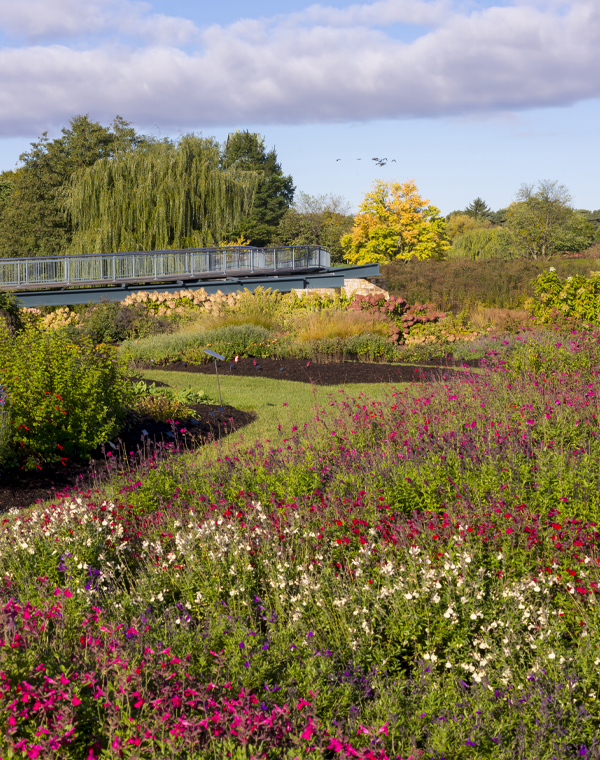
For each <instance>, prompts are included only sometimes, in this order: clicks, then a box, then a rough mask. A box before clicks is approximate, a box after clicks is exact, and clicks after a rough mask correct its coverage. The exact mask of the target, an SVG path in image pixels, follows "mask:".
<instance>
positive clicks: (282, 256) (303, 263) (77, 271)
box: [0, 245, 330, 290]
mask: <svg viewBox="0 0 600 760" xmlns="http://www.w3.org/2000/svg"><path fill="white" fill-rule="evenodd" d="M329 266H330V253H329V251H328V250H327V248H321V247H320V246H316V245H301V246H286V247H278V248H245V247H240V248H189V249H183V250H176V251H141V252H139V253H102V254H88V255H86V256H58V257H56V258H49V257H41V256H40V257H34V258H20V259H0V290H15V289H18V288H36V287H50V286H61V287H64V286H68V285H82V284H112V283H114V284H120V283H126V282H161V281H162V282H164V281H168V280H174V279H193V278H202V276H203V275H206V276H211V275H212V276H214V275H216V274H222V275H223V276H225V277H226V276H244V275H251V274H253V273H255V272H256V273H257V274H264V273H269V272H277V271H279V270H288V271H289V270H306V269H323V268H326V267H329Z"/></svg>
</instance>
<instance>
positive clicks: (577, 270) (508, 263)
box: [382, 259, 600, 313]
mask: <svg viewBox="0 0 600 760" xmlns="http://www.w3.org/2000/svg"><path fill="white" fill-rule="evenodd" d="M553 265H554V267H555V268H556V271H557V274H558V275H559V276H560V277H568V276H571V275H572V276H575V275H579V274H584V275H587V274H588V273H589V271H590V269H596V268H600V267H598V262H597V261H596V260H591V259H564V260H561V259H555V260H554V262H553ZM546 267H547V264H544V263H543V262H541V261H533V260H532V259H514V260H503V259H487V260H476V261H471V260H468V259H454V260H452V259H450V260H448V261H440V262H438V261H410V262H408V263H399V264H396V263H392V264H388V265H386V266H385V267H382V273H383V275H384V276H385V278H386V282H387V287H388V290H389V292H390V293H393V294H396V295H401V296H403V297H404V298H405V299H406V300H407V301H408V302H409V303H415V302H416V301H420V302H424V301H425V302H430V303H433V304H434V306H435V308H436V309H439V310H441V311H452V312H455V313H458V312H461V311H463V310H464V309H465V308H467V307H469V306H470V305H473V304H482V305H483V306H487V307H499V308H506V309H517V308H520V307H522V305H523V303H524V302H525V301H526V300H527V299H528V298H530V297H531V296H532V295H533V294H534V280H535V278H536V277H537V275H538V274H540V273H541V272H542V271H543V270H544V269H545V268H546Z"/></svg>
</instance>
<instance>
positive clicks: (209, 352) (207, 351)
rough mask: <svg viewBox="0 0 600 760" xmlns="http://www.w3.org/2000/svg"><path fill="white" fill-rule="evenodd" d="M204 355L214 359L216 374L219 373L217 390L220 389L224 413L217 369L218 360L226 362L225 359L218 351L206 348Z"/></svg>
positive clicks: (221, 400)
mask: <svg viewBox="0 0 600 760" xmlns="http://www.w3.org/2000/svg"><path fill="white" fill-rule="evenodd" d="M204 353H205V354H208V355H209V356H212V357H214V360H215V372H216V373H217V388H218V389H219V404H220V405H221V406H220V409H221V411H223V399H222V398H221V385H220V383H219V370H218V369H217V359H220V360H221V361H225V357H224V356H221V354H218V353H217V352H216V351H211V350H210V348H205V349H204Z"/></svg>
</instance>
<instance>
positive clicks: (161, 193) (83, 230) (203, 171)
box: [68, 135, 259, 253]
mask: <svg viewBox="0 0 600 760" xmlns="http://www.w3.org/2000/svg"><path fill="white" fill-rule="evenodd" d="M221 158H222V156H221V150H220V147H219V144H218V143H217V142H216V141H215V140H214V139H212V138H202V137H199V136H196V135H186V136H184V137H182V138H181V139H180V140H179V142H178V143H176V144H172V143H169V142H156V143H154V144H149V145H143V146H141V147H140V148H138V149H137V150H133V151H125V152H122V153H120V154H118V155H114V156H112V157H110V158H103V159H101V160H99V161H96V162H95V163H94V164H93V165H92V166H90V167H88V168H84V169H81V170H80V171H79V172H77V173H76V174H75V175H74V179H73V183H72V188H71V191H70V194H69V197H68V208H69V212H70V217H71V219H72V223H73V227H74V230H75V233H74V236H73V242H72V245H71V247H70V249H69V250H70V252H71V253H96V252H104V251H136V250H159V249H166V248H192V247H202V246H210V245H218V244H219V243H220V241H221V240H222V239H223V237H224V236H225V235H226V234H227V231H228V230H231V229H232V228H234V227H235V226H236V224H238V223H239V221H240V219H241V218H242V216H243V214H244V213H247V212H248V211H249V210H250V209H251V208H252V199H253V194H254V193H255V191H256V188H257V185H258V182H259V175H258V173H256V172H254V171H248V170H247V167H248V164H245V163H243V162H242V163H240V164H236V163H235V162H233V163H232V164H231V165H230V166H229V167H227V168H223V166H222V162H221Z"/></svg>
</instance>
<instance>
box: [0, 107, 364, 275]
mask: <svg viewBox="0 0 600 760" xmlns="http://www.w3.org/2000/svg"><path fill="white" fill-rule="evenodd" d="M294 194H295V187H294V183H293V179H292V177H291V176H289V175H285V174H284V173H283V170H282V168H281V165H280V163H279V161H278V159H277V153H276V151H275V149H274V148H273V149H271V150H267V148H266V147H265V143H264V139H263V138H262V137H261V136H260V135H259V134H256V133H251V132H248V131H238V132H234V133H232V134H230V135H229V137H228V139H227V140H226V142H225V144H223V145H220V144H219V143H218V142H217V141H216V140H215V139H214V138H205V137H202V136H199V135H196V134H188V135H184V136H182V137H181V138H180V139H178V140H176V141H173V140H170V139H160V138H156V137H153V136H149V135H142V134H138V133H137V132H136V131H135V129H134V128H133V127H132V125H131V123H129V122H127V121H126V120H125V119H123V118H122V117H120V116H116V117H115V119H114V120H113V122H112V124H110V125H109V126H103V125H101V124H100V123H98V122H94V121H92V120H91V119H90V118H89V116H88V115H85V116H82V115H79V116H75V117H74V118H73V119H71V121H70V123H69V126H68V127H65V128H63V129H62V130H61V136H60V137H58V138H56V139H50V138H49V137H48V134H47V133H44V134H43V135H42V136H41V137H40V138H39V139H38V140H37V141H36V142H33V143H31V149H30V150H29V151H27V152H25V153H23V154H22V155H21V156H20V166H19V167H18V168H16V169H15V170H13V171H5V172H3V173H2V174H0V257H4V258H6V257H10V258H12V257H20V256H57V255H62V254H81V253H100V252H106V251H115V252H121V251H136V250H160V249H173V248H192V247H203V246H220V245H233V244H246V245H254V246H268V245H291V244H295V245H301V244H309V243H310V244H320V245H326V246H327V247H329V248H330V249H331V250H332V252H333V253H334V255H335V256H337V257H338V259H339V260H341V256H342V249H341V247H340V245H339V239H340V237H341V236H342V234H343V233H344V232H345V231H347V229H349V227H350V226H351V224H352V220H353V217H351V216H350V214H349V209H348V207H347V204H345V203H344V201H343V199H341V198H338V197H336V196H332V195H328V196H319V197H314V196H310V195H307V194H306V193H300V194H299V196H298V197H297V199H296V203H295V204H294Z"/></svg>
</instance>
